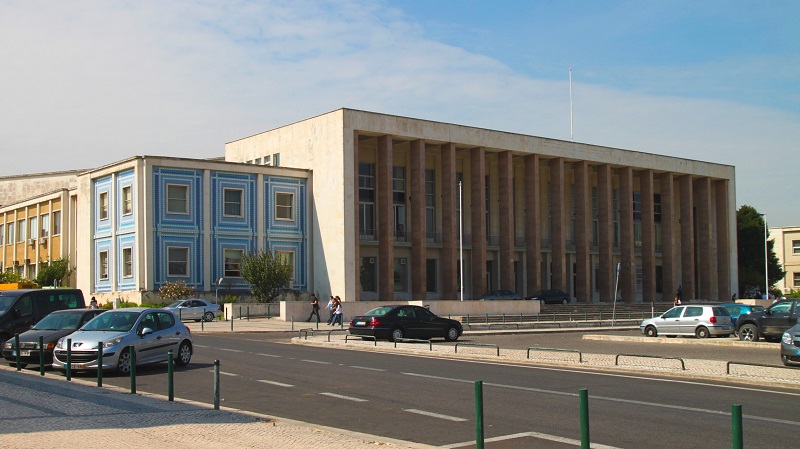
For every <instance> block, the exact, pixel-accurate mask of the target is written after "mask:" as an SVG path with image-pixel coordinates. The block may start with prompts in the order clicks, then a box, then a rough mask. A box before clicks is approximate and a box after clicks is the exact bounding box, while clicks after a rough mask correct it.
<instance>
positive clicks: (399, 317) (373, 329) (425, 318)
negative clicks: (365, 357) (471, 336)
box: [349, 305, 464, 341]
mask: <svg viewBox="0 0 800 449" xmlns="http://www.w3.org/2000/svg"><path fill="white" fill-rule="evenodd" d="M349 330H350V335H362V336H372V337H375V338H378V339H388V340H389V341H396V340H399V339H403V338H409V339H417V340H429V339H431V338H438V337H441V338H444V339H445V340H447V341H456V340H458V337H460V336H461V334H462V333H464V328H463V327H461V323H459V322H458V321H456V320H451V319H449V318H442V317H439V316H436V315H435V314H433V312H431V311H430V310H428V309H426V308H425V307H420V306H403V305H398V306H382V307H378V308H375V309H372V310H370V311H369V312H367V313H366V314H364V315H360V316H357V317H355V318H353V321H351V322H350V328H349Z"/></svg>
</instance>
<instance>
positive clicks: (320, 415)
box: [90, 334, 800, 449]
mask: <svg viewBox="0 0 800 449" xmlns="http://www.w3.org/2000/svg"><path fill="white" fill-rule="evenodd" d="M568 335H571V334H558V336H548V337H547V338H556V339H558V338H561V340H558V341H561V342H567V341H569V339H571V338H573V337H568V338H567V339H564V338H565V336H568ZM285 337H286V336H285V335H284V336H280V335H274V334H228V335H198V336H195V344H196V354H195V356H194V358H193V359H192V363H191V364H190V365H189V367H187V368H181V369H178V370H176V375H175V379H176V381H175V395H176V396H178V397H182V398H188V399H194V400H198V401H202V402H206V403H210V402H213V374H212V373H213V362H214V360H215V359H219V360H220V361H221V366H220V372H221V374H220V390H221V398H222V404H223V405H224V406H229V407H235V408H240V409H244V410H251V411H256V412H260V413H265V414H272V415H277V416H282V417H286V418H291V419H297V420H302V421H306V422H310V423H317V424H320V425H326V426H332V427H338V428H343V429H349V430H354V431H359V432H365V433H370V434H378V435H383V436H387V437H391V438H399V439H404V440H410V441H415V442H421V443H427V444H432V445H437V446H443V447H452V448H455V447H474V439H475V380H481V381H482V382H483V400H484V422H485V436H486V438H487V444H486V447H487V448H490V449H506V448H523V447H524V448H559V447H574V446H575V443H576V442H578V441H579V439H580V427H579V398H578V394H579V391H580V390H581V389H584V388H586V389H588V392H589V404H590V406H589V407H590V420H591V436H592V442H593V443H595V444H603V445H607V446H608V447H619V448H641V447H648V448H686V447H696V446H698V445H701V446H703V447H704V448H728V447H731V416H730V412H731V404H734V403H735V404H742V407H743V412H744V414H745V419H744V429H745V442H746V447H771V448H783V447H785V448H790V447H796V446H797V444H796V441H795V440H796V438H794V436H793V435H795V434H796V433H797V432H798V431H799V430H800V418H797V417H796V409H797V407H796V404H797V402H798V399H800V393H798V392H796V391H790V390H786V391H782V390H781V389H777V388H758V387H756V388H748V387H743V386H736V385H729V384H725V383H722V382H719V383H718V382H709V381H702V382H694V381H687V380H675V379H669V378H660V377H658V376H656V375H653V376H647V375H641V374H637V375H625V374H613V373H607V372H605V373H600V372H597V373H595V372H591V371H587V370H573V369H569V368H553V367H544V366H540V367H537V366H533V367H532V366H515V365H512V364H505V363H502V362H491V363H490V362H479V361H463V360H450V359H437V358H432V357H424V356H410V355H409V356H405V355H396V354H383V353H376V352H362V351H351V350H341V349H332V348H320V347H312V346H301V345H290V344H285V343H284V342H283V340H285ZM494 337H496V336H494ZM481 338H483V337H481ZM506 338H508V339H510V341H512V342H513V341H516V340H514V338H515V337H513V336H508V337H506ZM518 338H529V337H518ZM534 338H537V339H539V338H540V336H538V335H537V336H536V337H534ZM470 339H472V337H470ZM569 342H572V341H569ZM574 342H575V344H578V340H575V341H574ZM537 343H539V344H549V343H543V342H542V341H541V340H539V341H537ZM595 343H596V342H593V343H591V344H595ZM511 344H512V343H509V345H511ZM513 344H521V345H522V344H524V345H529V343H528V341H527V340H520V341H519V342H518V343H513ZM651 346H671V345H651ZM681 346H684V345H681ZM165 373H166V368H165V367H164V366H163V365H160V366H158V365H157V366H153V367H146V368H140V369H139V377H138V378H137V388H139V389H141V390H142V391H151V392H155V393H161V394H166V391H167V390H166V374H165ZM90 376H91V375H90ZM106 382H108V383H112V384H115V385H118V386H121V387H126V386H128V385H129V379H128V378H127V377H111V378H107V379H106ZM470 442H473V443H470Z"/></svg>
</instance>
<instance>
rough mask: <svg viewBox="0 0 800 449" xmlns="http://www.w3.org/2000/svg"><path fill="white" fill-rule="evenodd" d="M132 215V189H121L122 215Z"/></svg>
mask: <svg viewBox="0 0 800 449" xmlns="http://www.w3.org/2000/svg"><path fill="white" fill-rule="evenodd" d="M132 213H133V189H132V188H131V186H125V187H123V188H122V215H130V214H132Z"/></svg>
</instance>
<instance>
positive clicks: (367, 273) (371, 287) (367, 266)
mask: <svg viewBox="0 0 800 449" xmlns="http://www.w3.org/2000/svg"><path fill="white" fill-rule="evenodd" d="M376 268H377V263H375V258H374V257H362V258H361V276H360V277H361V291H362V292H377V291H378V288H377V282H375V280H376V273H377V270H376Z"/></svg>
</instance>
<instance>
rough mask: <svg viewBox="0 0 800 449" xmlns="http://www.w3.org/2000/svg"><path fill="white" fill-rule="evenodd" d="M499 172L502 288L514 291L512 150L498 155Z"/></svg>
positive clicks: (499, 265)
mask: <svg viewBox="0 0 800 449" xmlns="http://www.w3.org/2000/svg"><path fill="white" fill-rule="evenodd" d="M497 174H498V181H499V182H498V185H497V192H498V194H499V196H500V220H499V224H500V261H499V264H498V267H499V268H500V288H503V289H508V290H511V291H514V290H516V284H515V282H514V168H513V165H512V163H511V152H510V151H503V152H502V153H500V154H498V155H497Z"/></svg>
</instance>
